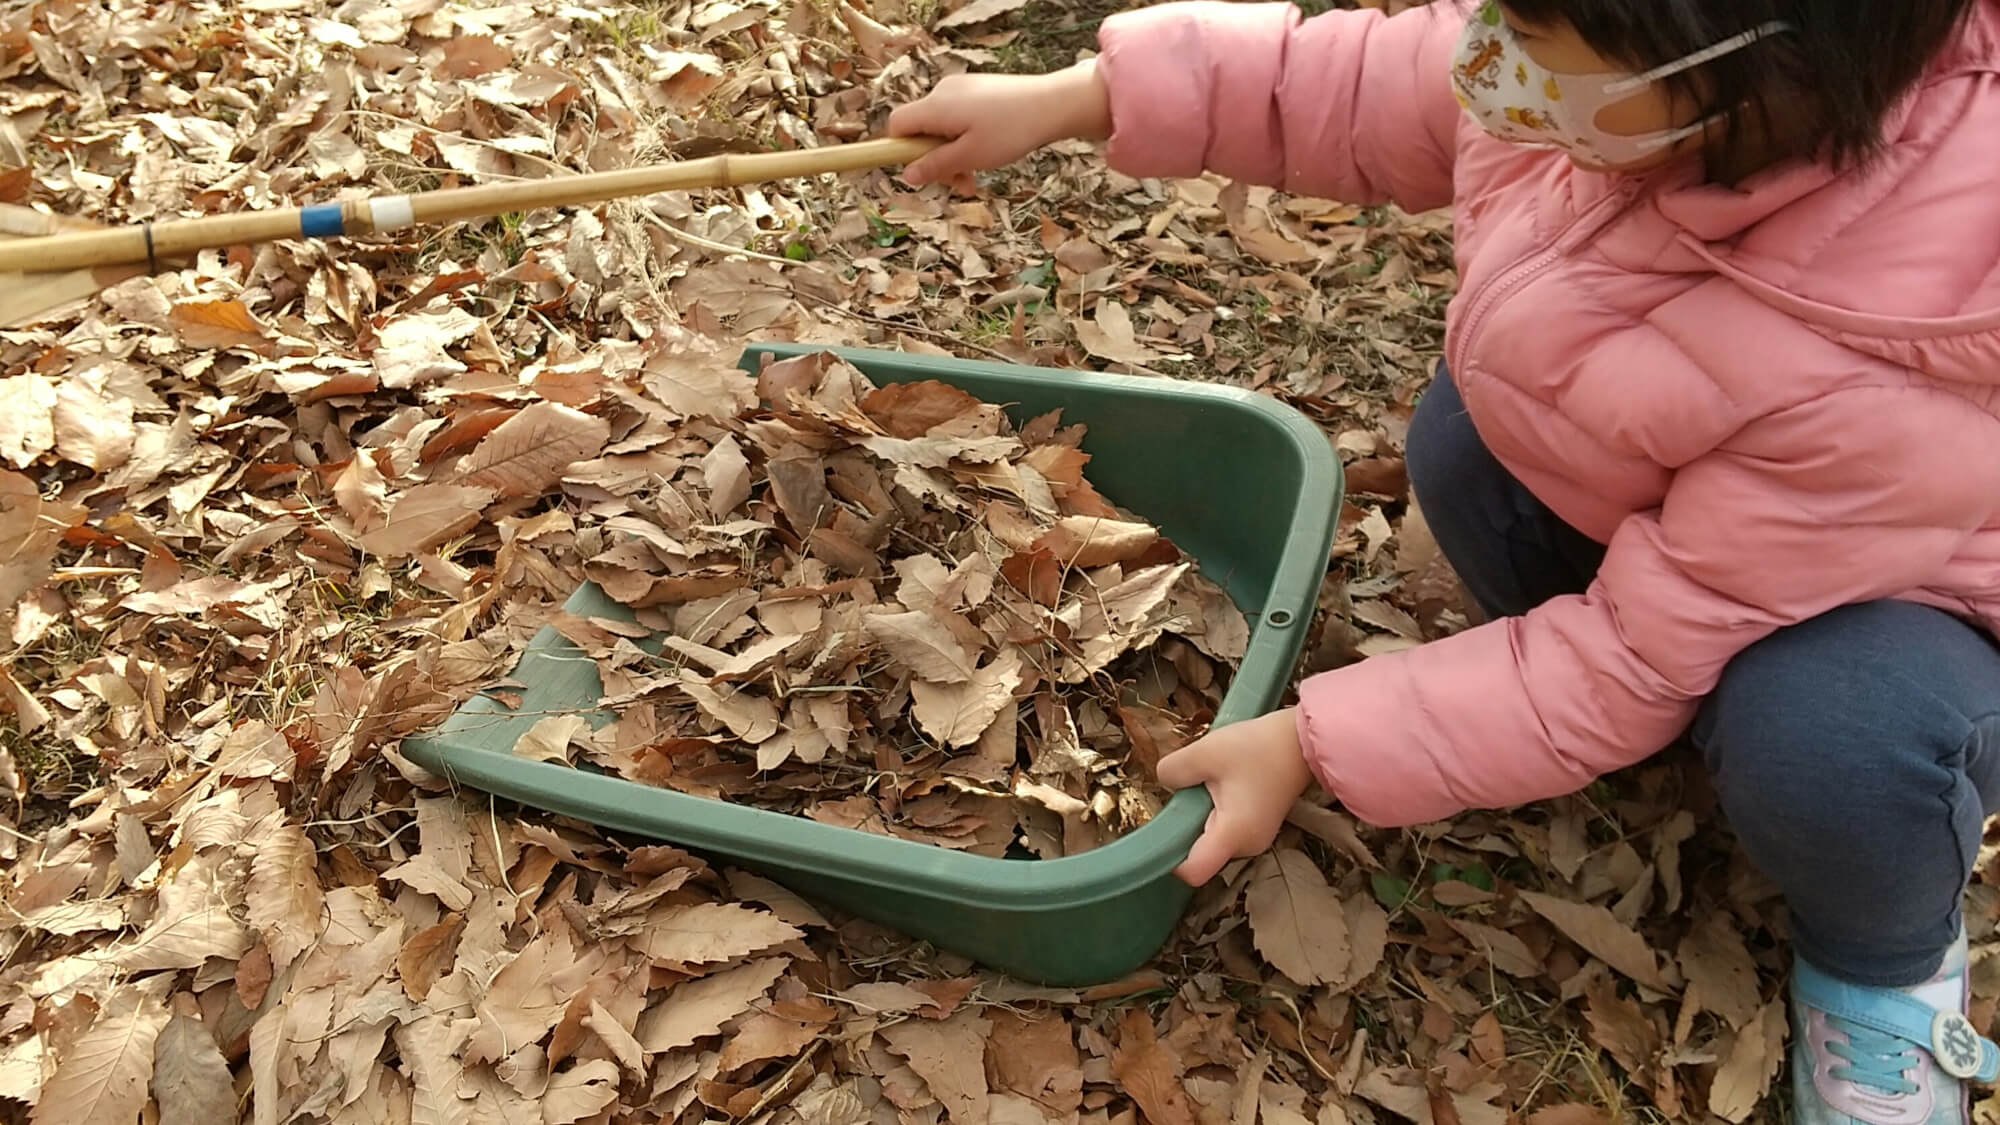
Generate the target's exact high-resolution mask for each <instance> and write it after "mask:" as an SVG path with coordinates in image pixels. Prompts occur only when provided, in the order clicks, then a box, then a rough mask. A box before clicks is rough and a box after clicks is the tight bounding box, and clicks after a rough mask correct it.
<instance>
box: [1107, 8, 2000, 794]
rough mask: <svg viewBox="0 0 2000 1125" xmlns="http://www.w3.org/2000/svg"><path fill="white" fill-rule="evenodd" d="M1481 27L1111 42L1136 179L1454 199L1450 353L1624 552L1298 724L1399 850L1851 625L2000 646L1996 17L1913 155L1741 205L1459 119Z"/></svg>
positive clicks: (1911, 103)
mask: <svg viewBox="0 0 2000 1125" xmlns="http://www.w3.org/2000/svg"><path fill="white" fill-rule="evenodd" d="M1462 13H1463V9H1461V8H1459V7H1458V6H1456V5H1451V4H1446V3H1439V4H1435V5H1433V6H1431V7H1428V8H1419V9H1414V10H1411V11H1408V12H1405V13H1403V14H1402V15H1399V16H1395V17H1392V18H1384V17H1382V16H1381V15H1380V14H1379V13H1377V12H1372V11H1336V12H1333V13H1330V14H1327V15H1324V16H1319V17H1316V18H1313V19H1307V20H1301V19H1300V18H1299V15H1298V13H1297V11H1296V10H1295V9H1294V8H1292V7H1291V6H1290V5H1289V4H1237V3H1219V2H1210V0H1201V2H1189V3H1173V4H1166V5H1162V6H1159V7H1153V8H1147V9H1141V10H1138V11H1133V12H1128V13H1125V14H1121V15H1119V16H1116V17H1114V18H1112V19H1110V20H1108V21H1106V23H1105V25H1104V27H1103V30H1102V32H1101V35H1100V46H1101V48H1102V54H1101V56H1100V62H1099V66H1100V68H1101V70H1102V73H1103V74H1104V76H1105V80H1106V82H1107V85H1108V87H1109V89H1110V94H1111V107H1112V119H1113V122H1114V133H1113V135H1112V137H1111V141H1110V147H1109V159H1110V162H1111V163H1112V164H1113V166H1115V167H1117V168H1118V169H1120V170H1122V171H1124V172H1126V173H1127V174H1130V175H1134V176H1188V175H1194V174H1197V173H1199V172H1200V171H1201V170H1202V169H1204V168H1206V169H1210V170H1213V171H1216V172H1219V173H1221V174H1223V175H1226V176H1231V177H1234V178H1237V179H1241V180H1245V181H1250V182H1254V183H1261V184H1269V185H1272V186H1275V187H1280V188H1283V189H1285V190H1288V191H1291V192H1296V193H1299V194H1302V195H1311V196H1319V197H1330V198H1334V199H1339V200H1344V201H1347V202H1353V203H1379V202H1384V201H1394V202H1396V203H1398V204H1400V205H1401V206H1402V207H1404V208H1405V209H1408V210H1412V211H1418V210H1427V209H1430V208H1435V207H1439V206H1442V205H1445V204H1452V205H1454V207H1455V218H1456V223H1457V247H1458V250H1457V252H1458V264H1459V275H1460V289H1459V292H1458V295H1457V297H1456V298H1455V299H1454V300H1453V302H1452V305H1451V312H1450V317H1449V329H1448V332H1447V340H1446V358H1447V359H1448V361H1449V362H1450V365H1451V369H1452V372H1453V374H1454V376H1455V377H1456V380H1457V383H1458V385H1459V388H1460V390H1461V392H1462V393H1463V396H1464V399H1465V404H1466V408H1467V409H1468V411H1469V412H1470V413H1471V415H1472V417H1473V419H1474V421H1475V422H1476V423H1477V425H1478V428H1479V432H1480V434H1481V436H1482V437H1484V438H1485V440H1486V442H1487V443H1488V445H1489V446H1490V447H1491V448H1492V450H1493V453H1494V454H1495V455H1496V456H1497V457H1498V458H1499V459H1500V461H1501V462H1502V463H1503V464H1505V465H1506V466H1507V468H1508V469H1510V470H1511V471H1512V472H1513V473H1514V474H1515V475H1516V476H1517V477H1518V478H1519V479H1520V480H1521V481H1522V483H1524V484H1526V485H1527V486H1528V487H1529V488H1531V489H1532V490H1533V491H1534V492H1535V493H1536V495H1538V496H1540V497H1541V498H1542V500H1543V501H1544V502H1546V503H1547V504H1548V505H1549V507H1550V508H1552V509H1553V510H1554V511H1555V513H1556V514H1557V515H1558V516H1560V517H1561V518H1562V519H1564V520H1566V521H1568V522H1569V523H1570V524H1572V525H1574V526H1575V527H1577V528H1578V529H1579V530H1581V531H1583V532H1585V533H1587V534H1588V535H1590V536H1592V537H1593V538H1595V539H1597V540H1599V541H1601V542H1605V543H1608V544H1609V552H1608V554H1607V556H1606V558H1605V561H1604V566H1603V570H1602V572H1601V573H1600V574H1599V576H1598V578H1597V580H1596V581H1595V582H1594V583H1593V584H1592V585H1591V588H1590V590H1589V591H1588V592H1587V593H1584V594H1582V595H1580V596H1575V597H1565V598H1560V599H1557V600H1555V601H1552V602H1550V603H1548V604H1546V605H1543V606H1542V607H1540V608H1539V609H1536V610H1535V611H1534V612H1532V613H1529V614H1527V615H1526V616H1523V617H1517V618H1511V619H1506V620H1501V621H1496V622H1493V623H1491V624H1488V625H1483V626H1480V627H1478V628H1474V629H1471V630H1468V631H1466V632H1463V633H1460V634H1458V635H1456V636H1453V637H1450V638H1447V639H1445V640H1442V641H1438V642H1435V643H1432V644H1428V645H1425V646H1423V647H1422V648H1419V649H1413V650H1410V651H1407V652H1399V653H1396V654H1393V655H1389V656H1380V657H1376V658H1374V659H1371V660H1366V661H1363V662H1361V663H1359V664H1355V665H1352V666H1350V667H1346V668H1342V669H1339V670H1337V671H1333V672H1329V673H1326V674H1323V675H1320V676H1316V677H1314V678H1312V679H1310V680H1308V681H1307V682H1306V684H1305V686H1304V688H1303V697H1304V699H1303V706H1302V707H1301V708H1300V711H1299V731H1300V736H1301V740H1302V741H1303V743H1304V745H1305V748H1306V754H1307V757H1308V758H1309V759H1310V761H1311V763H1312V766H1313V769H1314V772H1315V773H1316V774H1317V775H1318V777H1319V779H1320V781H1321V782H1322V783H1323V784H1324V786H1325V787H1326V789H1327V791H1328V792H1329V793H1331V794H1333V795H1334V796H1335V797H1337V798H1338V799H1339V800H1340V801H1341V802H1342V803H1344V804H1345V805H1346V806H1347V807H1348V808H1350V809H1351V810H1353V812H1354V813H1355V814H1356V815H1357V816H1360V817H1361V818H1363V819H1365V820H1368V821H1370V822H1373V823H1375V824H1380V825H1404V824H1412V823H1420V822H1424V821H1429V820H1435V819H1439V818H1442V817H1445V816H1448V815H1451V814H1453V813H1455V812H1457V811H1460V810H1462V809H1466V808H1473V807H1502V806H1508V805H1514V804H1519V803H1522V802H1526V801H1531V800H1537V799H1540V798H1544V797H1551V796H1556V795H1558V794H1563V793H1568V792H1573V791H1575V790H1577V789H1579V788H1581V787H1582V786H1584V785H1585V784H1587V783H1588V782H1589V781H1590V780H1591V779H1592V778H1593V777H1596V776H1598V775H1600V774H1603V773H1606V772H1608V771H1611V770H1614V769H1618V768H1620V767H1623V766H1626V765H1629V764H1631V763H1633V762H1636V761H1638V760H1640V759H1642V758H1645V757H1647V756H1648V755H1650V754H1653V753H1655V752H1656V751H1658V750H1659V749H1660V748H1662V747H1663V746H1665V745H1666V744H1667V743H1669V742H1671V741H1672V740H1673V739H1675V738H1676V737H1678V736H1679V735H1680V734H1681V733H1682V732H1683V731H1684V730H1685V729H1686V727H1687V725H1688V723H1689V722H1690V721H1691V720H1692V718H1693V714H1694V711H1695V708H1696V706H1697V705H1698V703H1699V701H1700V700H1701V698H1702V697H1703V696H1705V695H1706V694H1708V693H1709V692H1710V691H1711V690H1712V689H1713V688H1714V687H1715V686H1716V683H1717V681H1718V679H1719V678H1720V677H1721V675H1722V671H1723V668H1724V666H1725V665H1727V664H1728V663H1729V661H1730V659H1731V658H1732V657H1734V656H1735V655H1736V654H1737V653H1738V652H1739V651H1741V650H1742V649H1743V648H1745V647H1746V646H1748V645H1750V644H1752V643H1753V642H1755V641H1757V640H1759V639H1760V638H1763V637H1765V636H1767V635H1769V634H1770V633H1772V632H1773V631H1775V630H1778V629H1781V628H1783V627H1785V626H1787V625H1790V624H1793V623H1796V622H1799V621H1802V620H1805V619H1808V618H1811V617H1814V616H1816V615H1818V614H1821V613H1824V612H1826V611H1828V610H1830V609H1833V608H1836V607H1838V606H1841V605H1846V604H1850V603H1854V602H1862V601H1869V600H1875V599H1881V598H1901V599H1907V600H1910V601H1915V602H1920V603H1923V604H1926V605H1932V606H1937V607H1939V608H1941V609H1945V610H1949V611H1951V612H1953V613H1956V614H1960V615H1963V616H1965V617H1968V618H1970V619H1973V620H1975V621H1977V622H1980V623H1982V624H1984V625H1985V626H1986V627H1987V628H1988V629H1994V628H1995V627H1996V626H2000V394H1996V387H2000V0H1980V2H1979V4H1978V6H1977V9H1976V11H1975V12H1974V13H1973V17H1972V20H1971V22H1970V24H1969V25H1968V26H1967V27H1966V28H1965V30H1964V31H1963V32H1962V33H1961V34H1960V35H1959V36H1958V37H1957V38H1956V40H1955V41H1954V42H1953V43H1952V45H1950V46H1949V47H1948V48H1947V49H1946V51H1945V52H1944V54H1943V56H1942V57H1941V58H1939V59H1938V60H1937V61H1936V63H1935V65H1934V66H1933V67H1932V68H1931V69H1930V71H1929V73H1928V76H1927V77H1926V78H1925V79H1924V81H1923V83H1922V84H1921V88H1920V89H1918V90H1916V91H1915V92H1914V93H1913V94H1912V95H1911V96H1910V97H1908V98H1906V99H1904V100H1903V102H1902V103H1901V104H1900V105H1899V106H1898V107H1897V109H1896V110H1895V111H1894V112H1893V113H1892V114H1891V115H1890V118H1889V120H1888V122H1887V125H1886V128H1887V132H1886V136H1887V137H1888V138H1890V139H1891V142H1892V143H1891V145H1890V147H1889V149H1888V151H1887V153H1886V155H1885V156H1884V157H1883V158H1882V159H1881V160H1880V161H1879V162H1878V163H1876V164H1874V165H1871V166H1870V167H1868V168H1866V169H1864V170H1861V171H1857V172H1850V173H1847V174H1842V175H1835V174H1833V173H1831V172H1830V171H1828V170H1827V169H1826V168H1823V167H1797V166H1794V167H1787V168H1783V169H1778V170H1774V171H1771V172H1768V173H1766V174H1763V175H1760V176H1758V177H1756V178H1755V179H1753V180H1751V181H1749V182H1747V183H1745V184H1743V185H1741V187H1740V188H1728V187H1718V186H1711V185H1706V184H1704V183H1702V182H1701V176H1700V175H1699V173H1698V171H1697V170H1694V169H1689V168H1684V167H1683V168H1679V169H1676V170H1671V171H1668V172H1665V173H1656V174H1653V175H1651V176H1648V177H1644V178H1635V177H1617V176H1606V175H1600V174H1593V173H1587V172H1582V171H1579V170H1577V169H1576V168H1575V167H1573V166H1572V165H1571V164H1570V163H1569V162H1568V161H1567V160H1566V159H1565V158H1563V157H1562V156H1560V155H1558V154H1553V153H1550V152H1547V151H1545V150H1543V151H1537V150H1529V149H1521V148H1517V147H1513V146H1510V145H1507V144H1504V143H1502V142H1499V141H1495V140H1493V139H1491V138H1489V137H1487V136H1486V135H1485V134H1484V133H1483V132H1481V131H1480V129H1479V128H1478V126H1477V125H1476V124H1474V123H1473V122H1472V120H1471V119H1470V118H1469V117H1468V116H1467V115H1465V114H1464V113H1462V112H1461V111H1460V109H1459V107H1458V105H1457V103H1456V102H1455V101H1454V100H1453V97H1452V93H1451V89H1450V84H1449V81H1448V68H1449V66H1450V60H1451V54H1452V50H1453V47H1454V45H1455V42H1456V39H1457V34H1458V30H1459V28H1460V27H1461V26H1462V21H1463V18H1464V16H1463V14H1462Z"/></svg>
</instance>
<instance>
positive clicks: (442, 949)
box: [396, 914, 465, 1004]
mask: <svg viewBox="0 0 2000 1125" xmlns="http://www.w3.org/2000/svg"><path fill="white" fill-rule="evenodd" d="M464 933H465V917H464V915H461V914H452V915H448V916H447V917H446V918H445V920H444V921H442V922H439V923H438V924H437V925H435V926H431V927H429V928H427V929H423V930H419V931H417V933H416V935H415V936H414V937H412V938H410V940H409V941H406V942H404V943H403V948H402V949H401V950H400V951H399V952H398V953H397V954H396V973H397V976H398V977H399V978H400V979H401V980H402V982H403V991H404V992H406V993H408V994H409V997H410V999H412V1000H414V1001H416V1002H417V1003H419V1004H421V1003H423V1002H424V998H425V997H426V996H429V995H430V991H431V986H432V985H434V984H436V983H437V980H438V978H439V977H441V976H443V975H444V973H445V970H446V969H448V968H450V967H451V962H452V959H453V958H454V957H456V956H457V955H458V941H459V938H460V937H461V936H463V935H464Z"/></svg>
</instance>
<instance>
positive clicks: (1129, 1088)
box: [1111, 1007, 1195, 1125]
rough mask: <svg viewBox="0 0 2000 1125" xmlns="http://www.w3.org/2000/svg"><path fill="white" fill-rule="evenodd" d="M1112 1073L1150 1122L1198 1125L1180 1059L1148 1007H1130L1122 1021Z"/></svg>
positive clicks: (1166, 1124)
mask: <svg viewBox="0 0 2000 1125" xmlns="http://www.w3.org/2000/svg"><path fill="white" fill-rule="evenodd" d="M1111 1073H1112V1074H1113V1075H1115V1076H1116V1077H1117V1079H1118V1084H1119V1086H1120V1087H1122V1088H1123V1089H1124V1091H1125V1093H1127V1094H1128V1095H1130V1096H1131V1098H1132V1100H1133V1101H1134V1102H1137V1103H1138V1105H1139V1111H1140V1112H1141V1113H1144V1114H1145V1115H1146V1121H1147V1122H1148V1125H1195V1114H1194V1108H1193V1107H1192V1106H1190V1105H1189V1104H1188V1096H1187V1089H1186V1088H1185V1087H1184V1086H1182V1085H1181V1067H1180V1063H1179V1061H1178V1060H1176V1059H1175V1058H1174V1056H1173V1052H1172V1051H1170V1050H1168V1048H1167V1047H1166V1045H1165V1044H1163V1043H1161V1042H1160V1041H1159V1039H1158V1037H1157V1036H1155V1035H1154V1034H1153V1019H1152V1017H1151V1016H1150V1015H1148V1014H1147V1013H1146V1010H1145V1009H1144V1008H1139V1007H1133V1008H1127V1009H1126V1010H1125V1015H1124V1018H1122V1019H1121V1020H1120V1021H1119V1023H1118V1047H1117V1049H1116V1050H1114V1051H1112V1052H1111Z"/></svg>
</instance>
